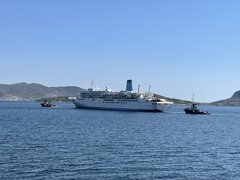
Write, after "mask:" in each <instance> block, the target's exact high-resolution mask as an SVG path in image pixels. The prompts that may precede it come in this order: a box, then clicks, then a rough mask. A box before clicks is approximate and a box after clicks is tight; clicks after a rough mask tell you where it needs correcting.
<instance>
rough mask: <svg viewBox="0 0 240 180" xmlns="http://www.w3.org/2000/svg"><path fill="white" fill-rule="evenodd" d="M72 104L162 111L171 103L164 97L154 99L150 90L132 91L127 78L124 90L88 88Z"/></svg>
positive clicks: (128, 109) (90, 107)
mask: <svg viewBox="0 0 240 180" xmlns="http://www.w3.org/2000/svg"><path fill="white" fill-rule="evenodd" d="M74 104H75V105H76V108H80V109H102V110H122V111H151V112H163V111H164V110H165V109H166V107H168V106H169V105H171V104H173V103H172V102H168V101H166V100H165V99H156V98H155V97H154V96H153V94H152V93H150V91H149V92H148V93H140V92H134V91H133V86H132V80H128V81H127V87H126V91H120V92H114V91H111V90H110V89H109V88H106V90H104V91H101V90H94V89H93V88H90V89H88V90H84V91H82V92H81V93H80V95H79V97H77V98H76V100H74Z"/></svg>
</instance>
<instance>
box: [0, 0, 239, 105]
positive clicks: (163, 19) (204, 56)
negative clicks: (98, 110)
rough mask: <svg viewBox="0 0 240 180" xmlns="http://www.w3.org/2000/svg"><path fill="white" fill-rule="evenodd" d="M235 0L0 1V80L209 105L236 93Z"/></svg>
mask: <svg viewBox="0 0 240 180" xmlns="http://www.w3.org/2000/svg"><path fill="white" fill-rule="evenodd" d="M239 5H240V1H237V0H232V1H226V0H212V1H207V0H203V1H198V2H197V1H190V0H184V1H177V0H171V1H157V0H153V1H144V0H138V1H137V0H133V1H124V0H123V1H109V0H102V1H97V0H90V1H75V0H72V1H64V0H60V1H58V0H51V1H46V0H42V1H30V0H24V1H17V0H12V1H1V2H0V18H1V24H0V35H1V41H0V62H1V77H0V83H1V84H13V83H19V82H27V83H39V84H43V85H46V86H79V87H82V88H88V87H89V86H90V84H91V81H92V80H93V81H94V84H95V85H98V86H99V87H101V88H102V89H104V88H105V87H106V86H110V87H111V88H112V89H114V90H123V89H125V84H126V80H127V79H132V80H133V84H134V87H135V88H136V87H137V86H138V85H139V84H140V85H141V90H142V91H147V90H148V86H149V85H151V86H152V91H153V92H155V93H157V94H160V95H163V96H167V97H173V98H179V99H184V100H191V99H192V94H193V93H194V94H195V99H196V101H199V102H213V101H217V100H222V99H226V98H229V97H231V96H232V94H233V93H234V92H235V91H238V90H240V85H238V79H239V78H240V71H239V67H240V61H239V57H240V52H239V47H240V35H239V32H240V22H239V21H240V19H239V15H240V12H239V10H238V9H239V8H238V7H239Z"/></svg>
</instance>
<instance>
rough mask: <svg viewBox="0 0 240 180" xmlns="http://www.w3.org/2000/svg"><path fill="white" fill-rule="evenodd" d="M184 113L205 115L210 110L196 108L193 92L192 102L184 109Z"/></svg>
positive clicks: (208, 113)
mask: <svg viewBox="0 0 240 180" xmlns="http://www.w3.org/2000/svg"><path fill="white" fill-rule="evenodd" d="M184 111H185V113H186V114H205V115H210V114H211V113H210V112H204V111H200V110H199V109H198V108H197V103H195V102H194V94H193V99H192V103H191V106H190V107H188V108H185V109H184Z"/></svg>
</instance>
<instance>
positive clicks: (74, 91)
mask: <svg viewBox="0 0 240 180" xmlns="http://www.w3.org/2000/svg"><path fill="white" fill-rule="evenodd" d="M81 90H82V88H80V87H75V86H66V87H47V86H44V85H41V84H36V83H31V84H27V83H17V84H10V85H7V84H0V100H37V99H41V98H46V97H69V96H77V95H78V94H79V93H80V91H81Z"/></svg>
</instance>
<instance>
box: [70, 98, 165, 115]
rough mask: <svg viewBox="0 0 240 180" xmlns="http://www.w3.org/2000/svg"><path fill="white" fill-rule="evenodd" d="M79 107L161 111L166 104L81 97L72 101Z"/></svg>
mask: <svg viewBox="0 0 240 180" xmlns="http://www.w3.org/2000/svg"><path fill="white" fill-rule="evenodd" d="M73 103H74V104H75V106H76V108H79V109H96V110H115V111H143V112H163V111H164V110H166V108H167V107H168V105H167V104H157V103H151V102H147V101H125V100H113V101H104V100H103V99H94V100H92V99H81V100H78V99H77V100H75V101H74V102H73Z"/></svg>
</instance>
